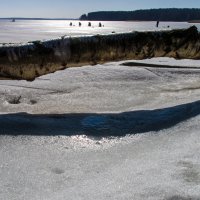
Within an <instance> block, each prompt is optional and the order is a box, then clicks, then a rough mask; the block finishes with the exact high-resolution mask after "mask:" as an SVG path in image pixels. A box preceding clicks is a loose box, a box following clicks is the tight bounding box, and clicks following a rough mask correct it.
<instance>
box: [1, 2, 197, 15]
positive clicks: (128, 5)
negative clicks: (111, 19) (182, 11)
mask: <svg viewBox="0 0 200 200" xmlns="http://www.w3.org/2000/svg"><path fill="white" fill-rule="evenodd" d="M175 7H176V8H200V0H0V17H46V18H78V17H80V15H82V14H84V13H88V12H92V11H113V10H128V11H130V10H137V9H149V8H175Z"/></svg>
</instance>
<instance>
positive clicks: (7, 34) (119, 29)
mask: <svg viewBox="0 0 200 200" xmlns="http://www.w3.org/2000/svg"><path fill="white" fill-rule="evenodd" d="M70 22H72V23H73V26H70V25H69V24H70ZM78 23H79V21H78V20H77V21H69V20H32V21H31V20H16V22H11V21H9V20H0V43H20V42H28V41H34V40H49V39H53V38H58V37H61V36H63V35H66V36H83V35H95V34H112V33H123V32H131V31H154V30H171V29H179V28H188V27H190V26H192V25H193V24H189V23H187V22H161V23H160V27H159V28H156V27H155V25H156V22H124V21H121V22H109V21H106V22H102V24H103V25H104V27H101V28H100V27H98V24H99V21H98V22H97V21H96V22H95V21H94V22H92V27H88V21H82V22H81V23H82V26H81V27H79V26H78ZM168 26H169V27H168ZM196 26H197V27H198V28H200V25H199V24H196Z"/></svg>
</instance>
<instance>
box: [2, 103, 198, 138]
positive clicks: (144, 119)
mask: <svg viewBox="0 0 200 200" xmlns="http://www.w3.org/2000/svg"><path fill="white" fill-rule="evenodd" d="M199 114H200V101H196V102H192V103H187V104H183V105H178V106H174V107H168V108H163V109H156V110H139V111H131V112H124V113H118V114H116V113H115V114H114V113H113V114H112V113H111V114H95V113H89V114H88V113H87V114H86V113H80V114H73V113H70V114H41V115H40V114H38V115H33V114H27V113H14V114H2V115H0V135H47V136H52V135H66V136H72V135H87V136H91V137H110V136H125V135H126V134H137V133H145V132H149V131H159V130H162V129H167V128H170V127H172V126H174V125H176V124H178V123H180V122H182V121H185V120H188V119H190V118H192V117H195V116H197V115H199Z"/></svg>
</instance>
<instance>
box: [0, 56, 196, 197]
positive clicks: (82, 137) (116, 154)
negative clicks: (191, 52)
mask: <svg viewBox="0 0 200 200" xmlns="http://www.w3.org/2000/svg"><path fill="white" fill-rule="evenodd" d="M124 62H126V61H122V62H117V63H107V64H104V65H97V66H85V67H82V68H69V69H66V70H64V71H59V72H56V73H54V74H49V75H46V76H43V77H40V78H38V79H37V80H36V81H34V82H26V81H9V80H1V81H0V85H1V87H0V93H1V96H0V111H1V115H0V126H1V129H0V133H1V136H0V199H11V200H14V199H17V200H18V199H20V200H21V199H30V200H32V199H33V200H34V199H42V200H43V199H45V200H46V199H48V200H55V199H56V200H64V199H139V200H140V199H141V200H142V199H150V200H151V199H152V200H154V199H166V200H172V199H199V197H200V155H199V153H198V152H199V151H200V145H199V142H200V134H199V130H200V125H199V120H200V117H199V113H200V102H199V95H200V90H199V88H200V84H199V83H200V81H199V80H200V77H199V72H200V69H186V68H185V69H176V68H173V69H169V68H154V67H146V66H145V62H147V63H149V62H151V63H155V64H158V63H159V64H165V65H172V66H180V65H183V63H184V64H185V66H188V67H189V65H192V66H195V67H198V66H200V62H199V61H191V62H190V60H184V61H182V60H174V59H166V58H158V59H153V60H150V61H149V60H148V61H145V60H143V61H140V62H142V63H144V66H143V67H134V66H121V64H122V63H124ZM130 62H136V61H130ZM21 112H23V113H21ZM27 113H28V114H27Z"/></svg>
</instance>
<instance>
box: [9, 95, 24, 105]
mask: <svg viewBox="0 0 200 200" xmlns="http://www.w3.org/2000/svg"><path fill="white" fill-rule="evenodd" d="M21 98H22V97H21V96H11V97H9V98H8V99H7V102H8V103H10V104H20V103H21V101H20V100H21Z"/></svg>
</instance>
